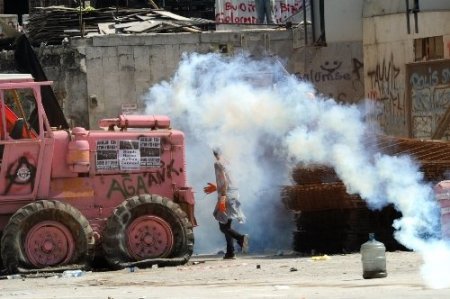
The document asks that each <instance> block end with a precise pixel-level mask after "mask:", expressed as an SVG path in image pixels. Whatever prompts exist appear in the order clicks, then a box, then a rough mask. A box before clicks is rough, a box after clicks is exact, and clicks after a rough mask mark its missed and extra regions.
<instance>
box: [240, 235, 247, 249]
mask: <svg viewBox="0 0 450 299" xmlns="http://www.w3.org/2000/svg"><path fill="white" fill-rule="evenodd" d="M238 243H239V246H241V250H242V253H248V235H244V236H242V239H241V240H239V242H238Z"/></svg>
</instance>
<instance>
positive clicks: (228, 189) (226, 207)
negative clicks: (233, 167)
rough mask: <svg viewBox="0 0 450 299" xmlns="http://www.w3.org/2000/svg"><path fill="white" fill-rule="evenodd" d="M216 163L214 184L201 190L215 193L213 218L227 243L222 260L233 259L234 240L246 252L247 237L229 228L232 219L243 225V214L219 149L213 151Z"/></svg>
mask: <svg viewBox="0 0 450 299" xmlns="http://www.w3.org/2000/svg"><path fill="white" fill-rule="evenodd" d="M213 154H214V157H215V158H216V162H214V170H215V174H216V184H213V183H208V185H207V186H206V187H205V188H203V191H204V192H205V193H206V194H210V193H213V192H214V191H217V195H218V198H217V204H216V207H215V209H214V213H213V215H214V218H215V219H216V220H217V221H218V222H219V227H220V231H221V232H222V233H223V234H224V235H225V240H226V241H227V252H226V253H225V256H224V257H223V258H224V259H235V254H234V240H236V241H237V243H238V244H239V246H240V247H241V249H242V252H243V253H247V251H248V235H243V234H241V233H239V232H237V231H235V230H234V229H232V228H231V222H232V221H233V219H236V220H238V221H239V223H243V222H244V221H245V216H244V213H243V212H242V210H241V203H240V202H239V190H238V189H237V187H236V186H234V185H233V182H232V180H231V177H230V174H229V172H228V169H227V168H226V163H225V161H223V159H222V155H221V151H220V149H218V148H216V149H214V150H213Z"/></svg>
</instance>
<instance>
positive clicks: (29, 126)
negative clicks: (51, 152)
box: [0, 75, 45, 200]
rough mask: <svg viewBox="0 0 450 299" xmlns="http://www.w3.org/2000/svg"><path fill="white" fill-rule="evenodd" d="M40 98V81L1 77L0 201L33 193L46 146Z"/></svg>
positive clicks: (17, 77) (33, 196) (14, 76)
mask: <svg viewBox="0 0 450 299" xmlns="http://www.w3.org/2000/svg"><path fill="white" fill-rule="evenodd" d="M39 100H40V84H36V82H33V80H32V78H30V77H29V76H27V75H22V76H21V75H2V76H0V165H1V169H0V200H1V199H10V198H15V196H17V195H20V198H21V199H32V198H35V196H36V192H37V184H36V183H37V182H36V180H35V179H36V175H37V174H38V173H39V172H38V170H39V166H40V164H41V163H40V161H41V160H42V150H43V147H44V145H45V142H42V138H39V135H40V134H39V132H42V130H43V127H44V124H43V122H42V117H39V114H41V115H42V113H39V111H43V110H42V109H40V107H39ZM41 137H43V134H41Z"/></svg>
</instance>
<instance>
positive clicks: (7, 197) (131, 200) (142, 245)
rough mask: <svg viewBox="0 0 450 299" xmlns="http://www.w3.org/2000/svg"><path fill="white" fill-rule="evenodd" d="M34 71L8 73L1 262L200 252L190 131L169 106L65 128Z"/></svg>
mask: <svg viewBox="0 0 450 299" xmlns="http://www.w3.org/2000/svg"><path fill="white" fill-rule="evenodd" d="M49 85H51V82H49V81H47V82H36V81H34V80H33V78H32V77H31V76H30V75H23V74H2V75H0V130H1V139H0V159H1V160H0V161H1V169H0V233H1V244H0V245H1V246H0V250H1V263H0V266H2V267H1V268H2V269H4V271H5V272H7V273H34V272H37V271H39V272H45V271H52V272H55V271H64V270H68V269H86V268H90V267H92V264H93V260H94V258H95V257H102V258H104V260H106V262H107V263H108V265H109V266H110V267H111V268H114V269H119V268H124V267H129V266H140V267H147V266H151V265H154V264H157V265H160V266H166V265H180V264H184V263H186V262H187V261H188V260H189V258H190V257H191V255H192V252H193V246H194V234H193V227H194V226H195V225H196V221H195V217H194V203H195V202H194V195H193V190H192V188H191V187H189V186H188V185H187V175H186V161H185V141H184V134H183V133H182V132H181V131H177V130H174V129H172V128H171V127H170V119H169V118H168V117H166V116H152V115H121V116H119V117H118V118H111V119H104V120H102V121H100V124H99V126H100V127H105V129H104V130H86V129H84V128H81V127H75V128H73V129H58V128H55V127H52V126H51V125H50V123H49V119H48V115H47V114H46V111H45V109H44V106H43V104H42V95H41V89H42V88H43V87H44V86H49Z"/></svg>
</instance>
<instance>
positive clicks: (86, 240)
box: [1, 200, 94, 273]
mask: <svg viewBox="0 0 450 299" xmlns="http://www.w3.org/2000/svg"><path fill="white" fill-rule="evenodd" d="M93 250H94V237H93V230H92V228H91V226H90V225H89V222H88V221H87V219H86V218H85V217H84V216H83V215H82V214H81V213H80V211H78V210H77V209H75V208H74V207H72V206H70V205H68V204H66V203H63V202H59V201H51V200H41V201H36V202H33V203H30V204H27V205H26V206H24V207H22V208H21V209H19V210H18V211H17V212H16V213H15V214H14V215H13V216H12V217H11V218H10V220H9V222H8V224H7V225H6V227H5V229H4V231H3V236H2V239H1V257H2V260H3V263H4V265H5V267H6V268H7V270H8V272H10V273H20V272H29V271H33V270H36V271H39V270H40V269H41V270H42V269H55V270H58V268H62V267H63V266H64V265H73V266H76V267H77V268H82V269H86V268H88V267H89V263H90V261H91V259H92V256H93Z"/></svg>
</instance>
